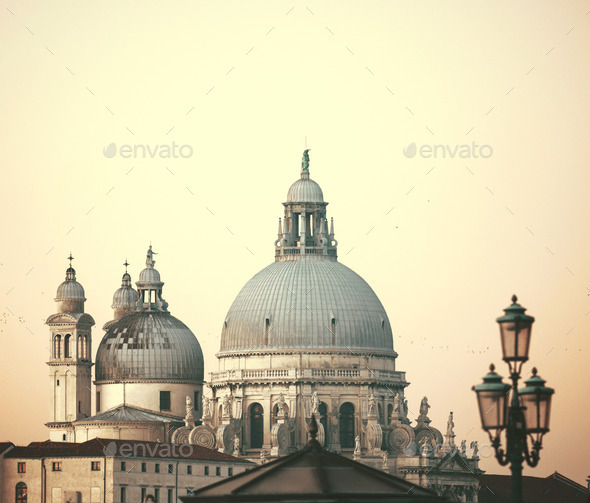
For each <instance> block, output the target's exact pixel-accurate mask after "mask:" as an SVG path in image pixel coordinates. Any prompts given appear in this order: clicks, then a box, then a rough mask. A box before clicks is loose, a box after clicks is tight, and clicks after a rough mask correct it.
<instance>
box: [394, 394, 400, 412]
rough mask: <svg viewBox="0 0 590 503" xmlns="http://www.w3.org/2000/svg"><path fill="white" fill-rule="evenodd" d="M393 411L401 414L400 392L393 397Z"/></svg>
mask: <svg viewBox="0 0 590 503" xmlns="http://www.w3.org/2000/svg"><path fill="white" fill-rule="evenodd" d="M393 413H394V414H399V413H400V410H399V393H397V394H396V395H395V396H394V397H393Z"/></svg>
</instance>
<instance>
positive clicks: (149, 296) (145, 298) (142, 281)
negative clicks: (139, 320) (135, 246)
mask: <svg viewBox="0 0 590 503" xmlns="http://www.w3.org/2000/svg"><path fill="white" fill-rule="evenodd" d="M154 255H156V252H154V251H152V245H150V247H149V249H148V251H147V257H146V260H145V269H144V270H143V271H141V272H140V273H139V280H138V281H137V282H136V283H135V285H136V286H137V291H138V298H137V309H138V310H142V311H161V312H164V313H166V312H168V303H167V302H166V301H165V300H164V299H163V298H162V287H163V286H164V283H163V282H162V281H160V273H159V272H158V271H157V270H156V269H154V265H155V264H156V261H155V260H154Z"/></svg>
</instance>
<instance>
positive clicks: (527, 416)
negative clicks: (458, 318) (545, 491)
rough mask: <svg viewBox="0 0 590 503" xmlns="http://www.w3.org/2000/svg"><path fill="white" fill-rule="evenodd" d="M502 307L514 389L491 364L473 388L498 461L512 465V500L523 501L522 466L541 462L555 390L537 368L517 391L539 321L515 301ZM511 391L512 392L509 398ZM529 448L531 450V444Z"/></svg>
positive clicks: (500, 321) (505, 348) (500, 320)
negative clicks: (503, 445)
mask: <svg viewBox="0 0 590 503" xmlns="http://www.w3.org/2000/svg"><path fill="white" fill-rule="evenodd" d="M516 301H517V298H516V295H514V296H513V297H512V305H511V306H509V307H507V308H506V309H504V312H505V314H504V316H500V317H499V318H498V319H497V320H496V321H497V322H498V324H499V325H500V337H501V340H502V353H503V358H502V359H503V360H504V361H505V362H506V363H507V364H508V367H509V370H510V379H511V380H512V386H510V385H508V384H505V383H504V382H503V381H502V377H501V376H500V375H498V374H496V372H495V367H494V365H493V364H492V365H491V366H490V372H489V373H488V374H487V375H486V376H485V377H484V378H483V383H482V384H478V385H477V386H473V388H472V389H473V390H474V391H475V393H476V394H477V402H478V405H479V413H480V416H481V424H482V427H483V429H484V430H485V431H487V432H488V435H489V436H490V441H491V442H492V446H493V447H494V451H495V452H496V459H497V460H498V461H499V463H500V464H501V465H502V466H506V465H507V464H510V471H511V472H512V501H513V502H514V503H520V502H522V465H523V462H524V461H526V462H527V464H528V465H529V466H531V467H534V466H536V465H537V463H538V462H539V451H540V450H541V444H542V440H543V435H544V434H545V433H547V432H548V431H549V414H550V409H551V396H552V395H553V392H554V391H553V389H551V388H548V387H546V386H545V381H544V380H543V379H541V377H539V376H538V375H537V369H536V368H533V370H532V372H533V376H532V377H531V378H530V379H527V380H526V381H525V384H526V387H524V388H522V389H518V380H519V379H520V372H521V370H522V365H523V363H524V362H526V361H527V360H528V359H529V344H530V340H531V329H532V326H533V322H534V321H535V319H534V318H533V317H532V316H528V315H526V314H525V311H526V309H525V308H524V307H522V306H521V305H519V304H517V303H516ZM509 393H511V395H510V397H509ZM504 430H506V448H505V450H504V448H502V447H501V439H500V436H501V433H502V431H504ZM529 438H530V441H531V449H530V450H529V442H528V439H529Z"/></svg>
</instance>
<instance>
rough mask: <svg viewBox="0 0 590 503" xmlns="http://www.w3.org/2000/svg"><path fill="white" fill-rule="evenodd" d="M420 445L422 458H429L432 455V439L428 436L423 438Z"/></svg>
mask: <svg viewBox="0 0 590 503" xmlns="http://www.w3.org/2000/svg"><path fill="white" fill-rule="evenodd" d="M418 445H419V446H420V447H421V450H422V456H428V455H429V453H430V438H429V437H428V436H424V437H422V438H421V439H420V442H419V443H418Z"/></svg>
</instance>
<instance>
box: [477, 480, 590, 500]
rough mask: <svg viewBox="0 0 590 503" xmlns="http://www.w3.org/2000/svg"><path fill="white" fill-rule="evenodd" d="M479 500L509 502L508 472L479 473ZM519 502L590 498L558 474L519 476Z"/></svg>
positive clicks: (578, 486)
mask: <svg viewBox="0 0 590 503" xmlns="http://www.w3.org/2000/svg"><path fill="white" fill-rule="evenodd" d="M479 482H480V489H479V503H505V502H506V503H509V502H511V501H512V496H511V493H512V486H511V484H512V481H511V477H510V476H509V475H482V476H481V477H479ZM522 492H523V503H555V502H556V501H567V502H568V503H586V502H587V501H590V498H589V496H590V493H589V492H588V489H587V488H586V487H584V486H583V485H581V484H578V483H577V482H574V481H573V480H571V479H568V478H567V477H564V476H563V475H561V474H560V473H557V472H555V473H554V474H553V475H549V476H548V477H545V478H543V477H523V478H522Z"/></svg>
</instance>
